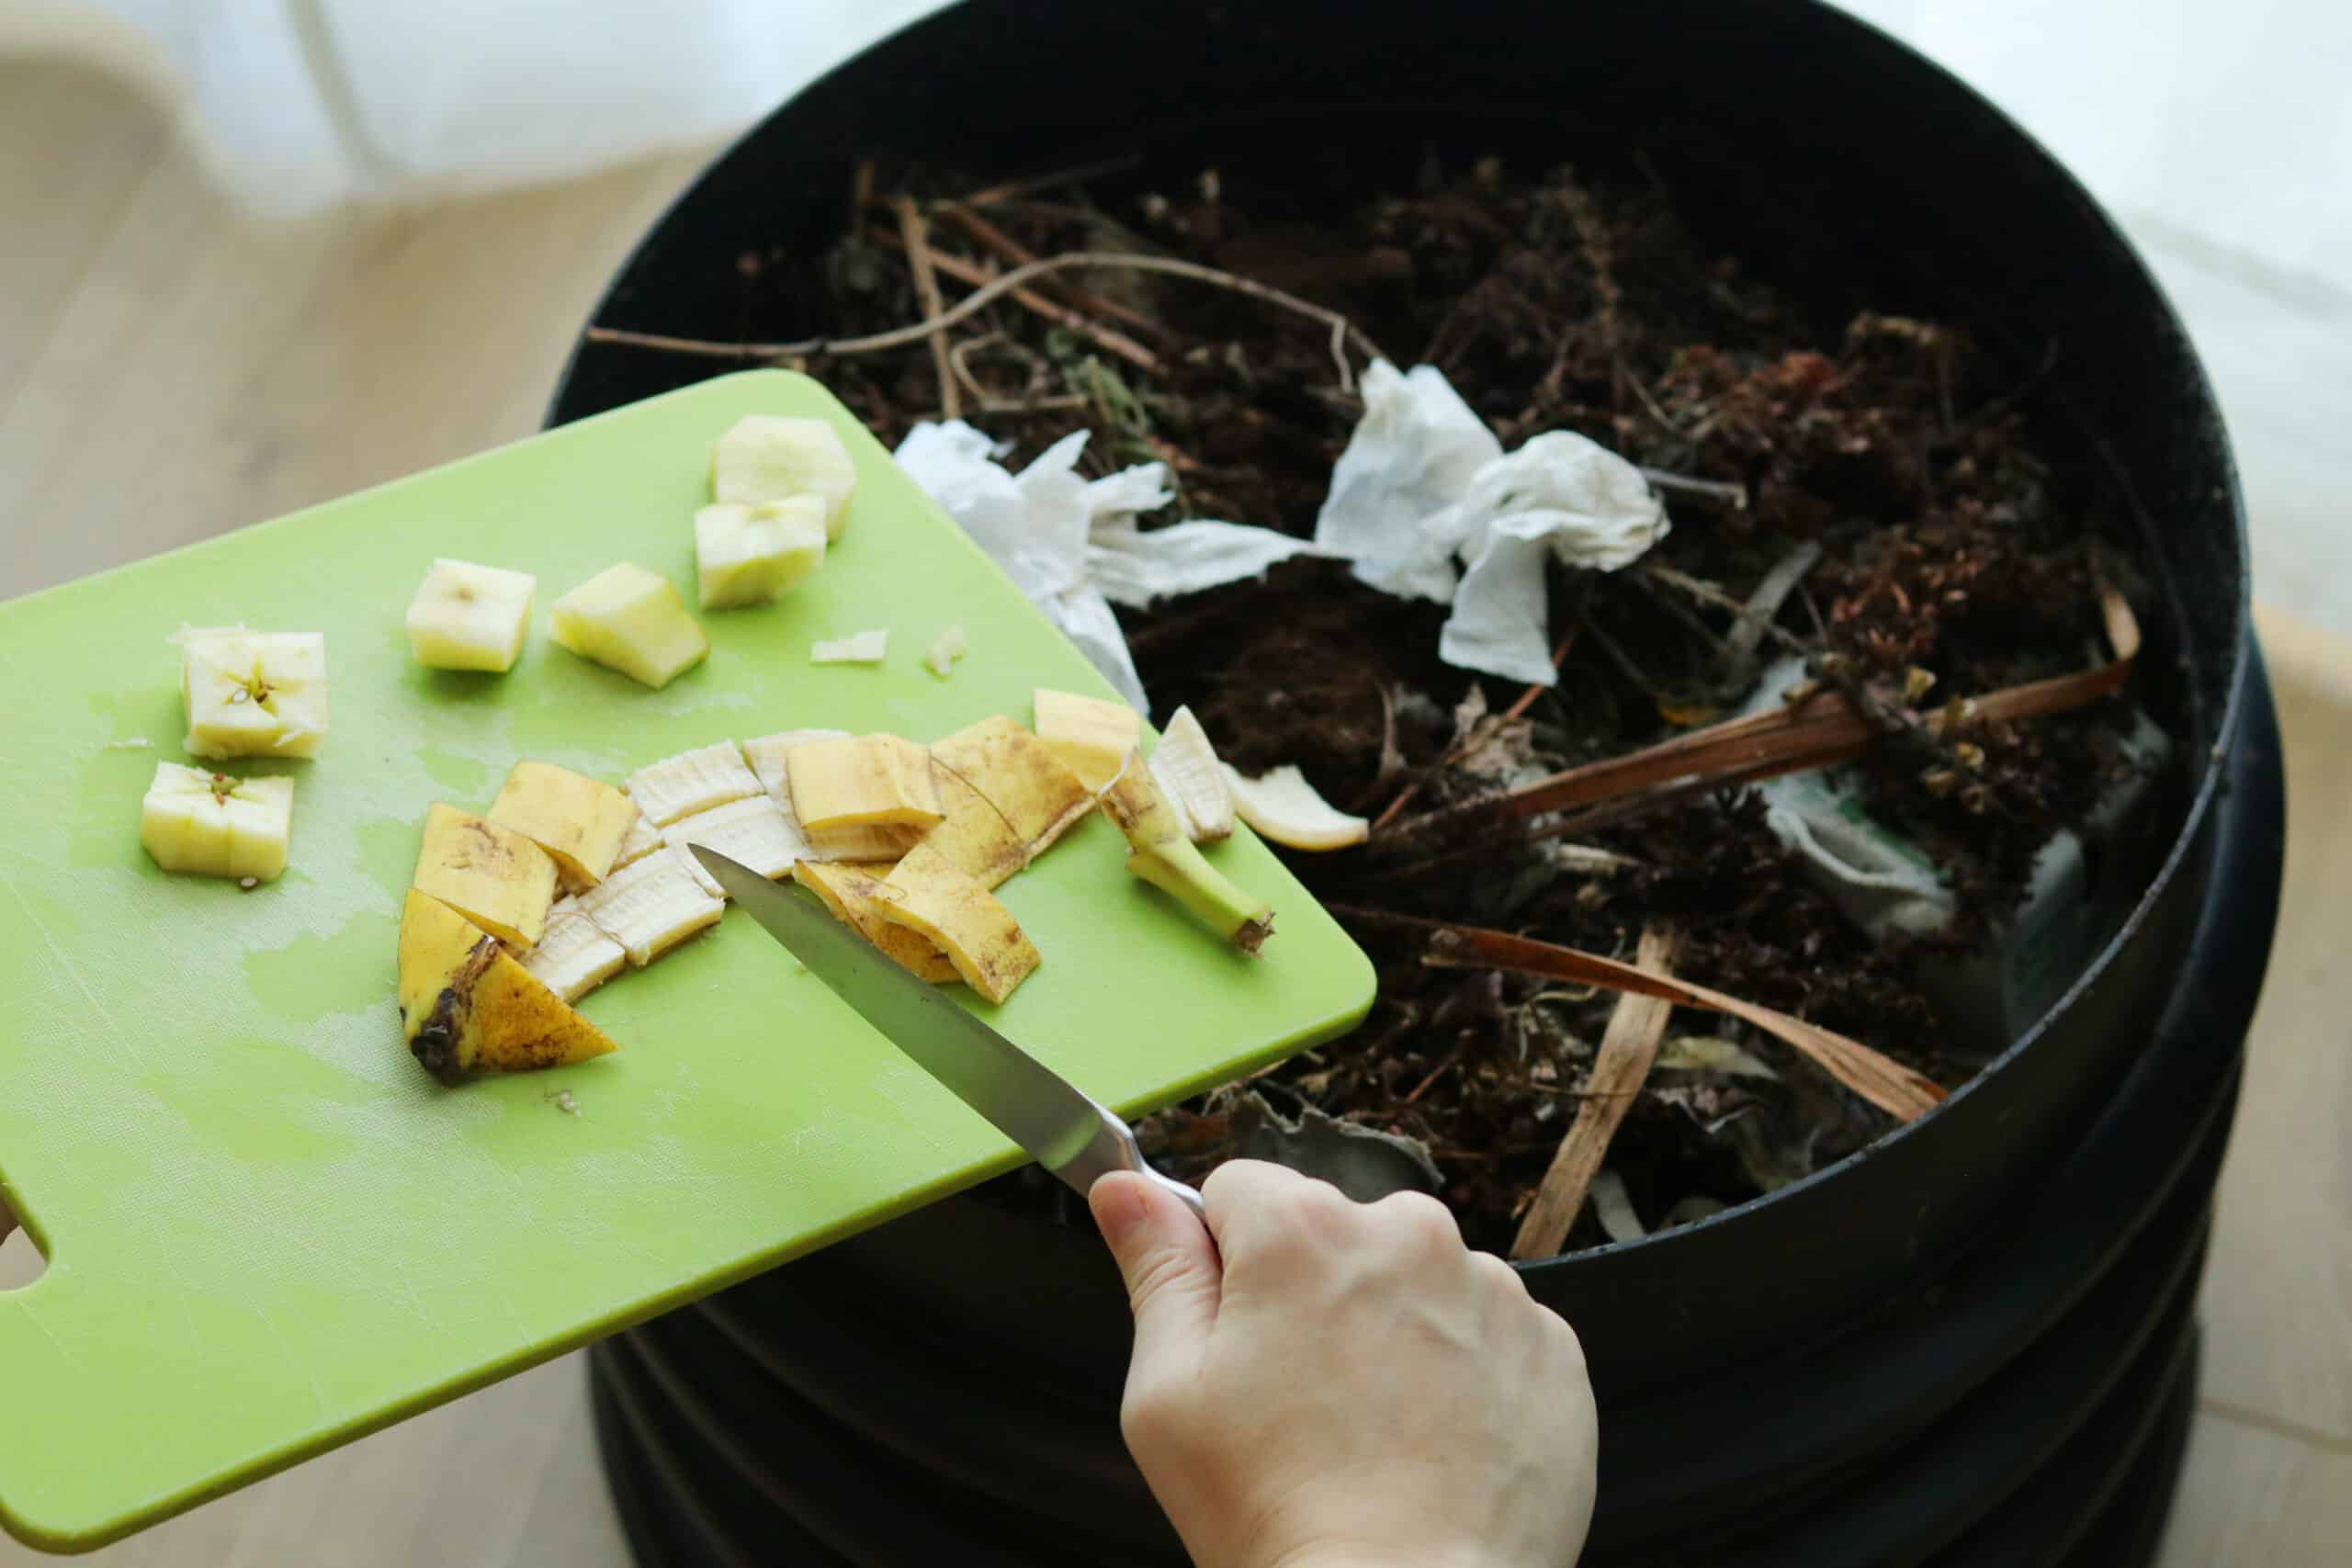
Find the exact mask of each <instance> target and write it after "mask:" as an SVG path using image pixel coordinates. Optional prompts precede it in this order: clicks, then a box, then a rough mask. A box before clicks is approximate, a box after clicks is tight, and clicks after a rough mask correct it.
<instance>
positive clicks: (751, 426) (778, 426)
mask: <svg viewBox="0 0 2352 1568" xmlns="http://www.w3.org/2000/svg"><path fill="white" fill-rule="evenodd" d="M856 488H857V468H856V466H855V465H854V463H852V462H851V460H850V455H849V448H848V447H846V446H842V438H841V436H840V435H839V434H836V433H835V432H834V430H833V427H832V425H831V423H828V422H826V421H824V420H821V419H794V418H790V417H787V416H785V415H781V414H767V413H747V414H745V415H744V416H743V417H742V418H741V419H739V420H737V421H736V422H735V423H733V424H731V425H729V427H728V428H727V431H726V433H725V434H722V435H720V436H719V438H718V440H717V441H714V442H712V443H711V446H710V498H711V500H713V501H721V502H726V501H732V502H747V503H751V504H757V503H758V502H763V501H783V500H786V498H788V497H791V496H796V495H814V496H816V497H818V498H819V499H820V500H821V501H822V502H824V507H825V537H826V538H828V539H838V538H840V537H841V536H842V526H843V525H844V524H845V522H846V521H847V518H846V515H845V513H846V511H847V508H848V506H849V498H850V494H851V492H852V491H855V490H856Z"/></svg>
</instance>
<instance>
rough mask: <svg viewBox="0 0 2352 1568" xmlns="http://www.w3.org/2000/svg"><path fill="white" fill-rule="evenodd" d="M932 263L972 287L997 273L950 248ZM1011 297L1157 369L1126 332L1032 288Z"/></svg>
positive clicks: (893, 242)
mask: <svg viewBox="0 0 2352 1568" xmlns="http://www.w3.org/2000/svg"><path fill="white" fill-rule="evenodd" d="M876 238H877V239H879V240H881V241H882V243H884V244H886V245H889V246H891V247H893V248H897V247H898V246H899V244H900V243H901V242H900V241H899V239H898V237H897V236H896V235H892V234H882V235H876ZM931 263H932V265H933V266H935V267H937V268H938V269H939V270H940V271H942V272H944V273H945V274H946V275H947V276H950V277H952V278H954V279H955V280H956V282H958V283H968V284H971V285H973V286H974V287H975V288H977V287H978V286H980V285H982V284H986V283H992V282H994V281H995V280H996V278H997V276H999V275H998V273H997V272H996V271H995V269H993V268H991V267H985V266H981V265H978V264H977V263H974V262H969V261H967V260H965V259H964V258H963V257H962V256H959V255H956V254H954V253H953V252H949V251H933V252H932V253H931ZM1012 300H1013V303H1015V304H1017V305H1019V306H1021V307H1023V309H1025V310H1031V311H1034V312H1035V314H1037V315H1038V316H1041V317H1043V318H1044V319H1045V320H1046V321H1051V322H1053V323H1054V325H1056V326H1057V327H1066V328H1068V329H1069V331H1071V332H1074V333H1079V334H1080V336H1083V337H1088V338H1091V339H1092V340H1093V341H1094V342H1095V344H1097V345H1098V346H1100V347H1102V348H1105V349H1108V350H1109V351H1110V352H1111V353H1113V354H1115V355H1118V356H1119V357H1120V358H1122V359H1124V360H1125V361H1126V362H1127V363H1128V364H1130V365H1133V366H1136V367H1138V368H1141V369H1145V370H1149V371H1152V372H1154V373H1155V374H1157V373H1158V371H1159V355H1156V354H1154V353H1152V351H1151V350H1149V349H1148V348H1146V347H1145V346H1144V345H1143V344H1139V343H1137V342H1136V340H1135V339H1133V338H1131V337H1129V336H1127V335H1126V334H1125V333H1120V332H1114V331H1113V330H1112V329H1111V328H1109V327H1106V326H1104V325H1103V323H1102V322H1100V321H1094V320H1091V318H1089V317H1086V316H1082V315H1080V314H1079V312H1077V311H1076V310H1070V309H1069V307H1067V306H1064V305H1057V304H1056V303H1054V302H1053V301H1052V300H1051V299H1046V297H1045V296H1044V295H1042V294H1039V293H1037V292H1036V291H1035V289H1029V288H1016V289H1014V290H1012Z"/></svg>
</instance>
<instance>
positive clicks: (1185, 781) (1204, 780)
mask: <svg viewBox="0 0 2352 1568" xmlns="http://www.w3.org/2000/svg"><path fill="white" fill-rule="evenodd" d="M1151 776H1152V780H1153V782H1154V783H1156V784H1159V791H1160V793H1161V794H1162V795H1166V796H1167V797H1168V802H1169V804H1170V805H1171V806H1173V807H1176V810H1177V814H1178V815H1179V816H1181V817H1182V818H1184V830H1185V833H1186V836H1188V837H1189V838H1191V840H1193V842H1194V843H1196V844H1205V843H1212V842H1214V841H1216V840H1219V839H1229V838H1231V837H1232V836H1233V786H1232V785H1231V784H1227V782H1226V777H1225V769H1224V768H1223V766H1222V765H1220V764H1219V763H1218V761H1217V755H1216V748H1215V747H1213V746H1211V745H1210V744H1209V736H1208V731H1207V730H1205V729H1203V728H1201V721H1200V720H1199V719H1198V718H1196V717H1194V716H1193V710H1192V709H1191V708H1189V707H1182V708H1178V709H1177V710H1176V714H1175V716H1174V717H1172V718H1170V720H1169V721H1168V728H1165V729H1163V730H1161V731H1160V732H1159V745H1157V746H1155V747H1153V748H1152V750H1151Z"/></svg>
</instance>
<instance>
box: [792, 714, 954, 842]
mask: <svg viewBox="0 0 2352 1568" xmlns="http://www.w3.org/2000/svg"><path fill="white" fill-rule="evenodd" d="M785 768H786V774H787V775H788V777H789V778H790V780H791V784H792V814H793V816H794V817H795V818H797V820H798V821H799V823H800V825H801V827H802V828H803V829H807V830H809V831H811V832H825V831H830V830H831V829H835V828H854V827H863V826H871V825H876V824H881V823H903V824H908V825H910V826H913V827H919V828H926V829H927V828H930V827H932V826H933V825H934V824H935V823H937V822H938V821H939V819H940V818H942V817H944V816H945V815H946V813H945V812H944V810H943V809H942V808H941V807H940V804H939V786H938V785H937V784H936V783H934V782H933V778H932V770H931V753H930V752H929V751H928V750H924V749H923V748H922V747H921V746H918V745H916V744H915V743H914V742H913V741H911V740H909V739H904V738H903V737H900V736H897V735H861V736H856V737H854V738H852V739H847V740H811V741H809V742H808V743H806V744H805V745H800V746H796V747H794V748H793V749H792V750H791V751H789V752H788V753H786V757H785Z"/></svg>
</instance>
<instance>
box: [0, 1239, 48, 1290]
mask: <svg viewBox="0 0 2352 1568" xmlns="http://www.w3.org/2000/svg"><path fill="white" fill-rule="evenodd" d="M48 1269H49V1259H48V1258H45V1257H43V1256H42V1255H41V1250H40V1247H36V1246H34V1245H33V1233H32V1232H30V1231H28V1230H26V1229H24V1228H23V1227H22V1226H18V1227H17V1229H15V1230H12V1231H10V1232H9V1233H8V1234H7V1235H6V1237H5V1238H0V1295H6V1294H7V1293H8V1292H10V1291H21V1290H23V1289H24V1288H25V1287H26V1286H27V1285H29V1284H31V1283H32V1282H33V1281H34V1280H38V1279H40V1277H41V1275H42V1274H43V1273H45V1272H47V1270H48Z"/></svg>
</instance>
